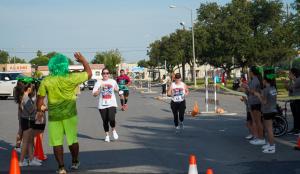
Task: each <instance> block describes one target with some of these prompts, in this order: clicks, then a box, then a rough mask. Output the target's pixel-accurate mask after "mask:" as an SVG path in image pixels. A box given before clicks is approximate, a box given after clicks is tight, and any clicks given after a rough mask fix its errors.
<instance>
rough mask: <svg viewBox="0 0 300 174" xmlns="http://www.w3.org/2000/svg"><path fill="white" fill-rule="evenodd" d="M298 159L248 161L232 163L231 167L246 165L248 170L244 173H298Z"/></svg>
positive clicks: (299, 162)
mask: <svg viewBox="0 0 300 174" xmlns="http://www.w3.org/2000/svg"><path fill="white" fill-rule="evenodd" d="M299 164H300V161H299V160H298V161H296V160H295V161H279V160H270V161H250V162H241V163H236V164H234V165H232V166H233V167H237V166H239V167H246V168H248V169H249V170H248V171H247V172H246V173H244V172H243V173H244V174H254V173H255V174H266V173H270V174H273V173H274V174H277V173H278V174H298V173H299V172H300V166H299Z"/></svg>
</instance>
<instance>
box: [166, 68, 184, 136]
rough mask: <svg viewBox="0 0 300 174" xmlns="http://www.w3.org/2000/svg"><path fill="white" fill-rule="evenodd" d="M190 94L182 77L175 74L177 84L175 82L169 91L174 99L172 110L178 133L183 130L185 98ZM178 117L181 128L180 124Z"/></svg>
mask: <svg viewBox="0 0 300 174" xmlns="http://www.w3.org/2000/svg"><path fill="white" fill-rule="evenodd" d="M188 94H189V90H188V88H187V86H186V84H185V83H183V82H182V81H181V75H180V74H179V73H176V74H175V82H173V83H172V84H171V86H170V88H169V90H168V95H169V96H171V97H172V101H171V109H172V112H173V116H174V124H175V129H176V132H177V133H178V132H179V130H180V129H181V130H183V120H184V113H185V109H186V103H185V97H186V96H187V95H188ZM178 116H179V120H180V126H178V125H179V123H178Z"/></svg>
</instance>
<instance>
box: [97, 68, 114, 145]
mask: <svg viewBox="0 0 300 174" xmlns="http://www.w3.org/2000/svg"><path fill="white" fill-rule="evenodd" d="M102 76H103V80H100V81H97V83H96V84H95V86H94V89H93V95H94V96H95V97H96V96H98V95H99V104H98V109H99V112H100V115H101V118H102V120H103V128H104V131H105V142H110V137H109V125H110V127H111V128H112V134H113V138H114V139H115V140H117V139H118V138H119V136H118V134H117V131H116V129H115V127H116V120H115V117H116V113H117V109H116V108H117V107H118V105H117V100H116V96H115V91H116V92H118V91H119V87H118V84H117V82H116V81H115V80H113V79H110V78H109V70H108V69H107V68H104V69H103V70H102Z"/></svg>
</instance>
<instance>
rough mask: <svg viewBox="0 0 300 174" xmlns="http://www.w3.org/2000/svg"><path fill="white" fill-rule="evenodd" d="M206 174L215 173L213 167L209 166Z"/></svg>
mask: <svg viewBox="0 0 300 174" xmlns="http://www.w3.org/2000/svg"><path fill="white" fill-rule="evenodd" d="M206 174H214V171H213V170H212V169H211V168H208V169H207V170H206Z"/></svg>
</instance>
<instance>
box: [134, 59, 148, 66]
mask: <svg viewBox="0 0 300 174" xmlns="http://www.w3.org/2000/svg"><path fill="white" fill-rule="evenodd" d="M137 64H138V66H140V67H144V68H147V67H148V66H149V64H148V61H147V60H145V59H143V60H140V61H138V63H137Z"/></svg>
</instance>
